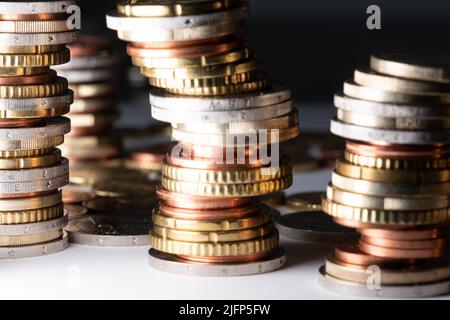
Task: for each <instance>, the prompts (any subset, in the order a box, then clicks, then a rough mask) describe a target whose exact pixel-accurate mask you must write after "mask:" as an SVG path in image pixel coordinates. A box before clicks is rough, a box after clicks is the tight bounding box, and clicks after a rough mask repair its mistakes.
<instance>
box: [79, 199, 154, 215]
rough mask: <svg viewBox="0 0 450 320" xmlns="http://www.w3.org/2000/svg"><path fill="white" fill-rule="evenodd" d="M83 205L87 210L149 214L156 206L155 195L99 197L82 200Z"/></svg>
mask: <svg viewBox="0 0 450 320" xmlns="http://www.w3.org/2000/svg"><path fill="white" fill-rule="evenodd" d="M83 206H84V207H86V208H88V209H89V210H93V211H100V212H116V213H124V214H125V213H129V212H131V213H139V214H151V213H152V212H153V210H154V209H155V208H156V206H157V199H156V197H153V198H148V197H143V198H142V197H141V198H133V197H127V198H120V197H118V198H110V197H101V198H94V199H91V200H87V201H84V202H83Z"/></svg>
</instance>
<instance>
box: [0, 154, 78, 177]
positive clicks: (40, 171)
mask: <svg viewBox="0 0 450 320" xmlns="http://www.w3.org/2000/svg"><path fill="white" fill-rule="evenodd" d="M67 173H69V161H68V160H67V159H66V158H62V159H61V162H60V163H58V164H56V165H54V166H50V167H44V168H33V169H20V170H0V183H15V182H25V181H34V180H40V179H53V178H57V177H61V176H63V175H65V174H67Z"/></svg>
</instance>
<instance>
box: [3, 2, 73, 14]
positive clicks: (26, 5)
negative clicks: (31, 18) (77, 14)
mask: <svg viewBox="0 0 450 320" xmlns="http://www.w3.org/2000/svg"><path fill="white" fill-rule="evenodd" d="M76 4H77V1H76V0H65V1H32V0H30V1H29V2H17V1H5V2H3V1H2V2H0V12H2V13H5V14H39V13H65V12H67V9H68V7H69V6H71V5H76Z"/></svg>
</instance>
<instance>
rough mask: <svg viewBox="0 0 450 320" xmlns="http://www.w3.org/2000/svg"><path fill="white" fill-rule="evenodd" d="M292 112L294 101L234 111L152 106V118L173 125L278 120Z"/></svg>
mask: <svg viewBox="0 0 450 320" xmlns="http://www.w3.org/2000/svg"><path fill="white" fill-rule="evenodd" d="M291 111H292V100H288V101H286V102H282V103H280V104H275V105H271V106H268V107H260V108H252V109H241V110H232V111H200V112H193V111H190V110H186V108H183V109H181V108H180V109H179V110H171V109H164V108H158V107H155V106H152V117H153V118H155V119H156V120H160V121H163V122H172V123H195V122H204V121H207V122H208V123H229V122H239V121H254V120H264V119H270V118H276V117H280V116H283V115H285V114H288V113H289V112H291Z"/></svg>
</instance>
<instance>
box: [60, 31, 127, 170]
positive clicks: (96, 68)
mask: <svg viewBox="0 0 450 320" xmlns="http://www.w3.org/2000/svg"><path fill="white" fill-rule="evenodd" d="M69 49H70V53H71V56H72V58H71V60H70V62H69V63H66V64H64V65H61V66H58V67H57V68H55V70H57V71H58V73H59V74H60V75H62V76H63V77H65V78H67V80H68V81H69V88H70V89H71V90H73V92H74V95H75V101H74V103H73V105H72V107H71V110H70V114H69V118H70V120H71V122H72V131H71V133H70V135H68V137H67V138H66V143H65V144H64V146H63V148H62V151H63V154H64V155H65V156H67V157H68V158H69V160H70V163H71V165H72V166H73V165H75V164H79V163H86V162H91V163H92V162H96V163H98V162H99V161H104V160H109V159H112V158H116V157H117V156H119V154H120V151H121V147H120V139H118V138H117V137H116V136H115V135H114V134H113V133H112V132H111V129H112V126H113V124H114V121H115V120H116V119H117V118H118V111H117V103H116V102H117V87H118V86H117V69H118V57H117V56H115V55H114V54H113V50H112V45H111V43H110V42H109V41H108V40H107V39H104V38H102V37H97V36H89V35H83V36H81V37H80V39H79V40H78V41H77V42H75V43H72V44H71V45H69Z"/></svg>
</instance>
